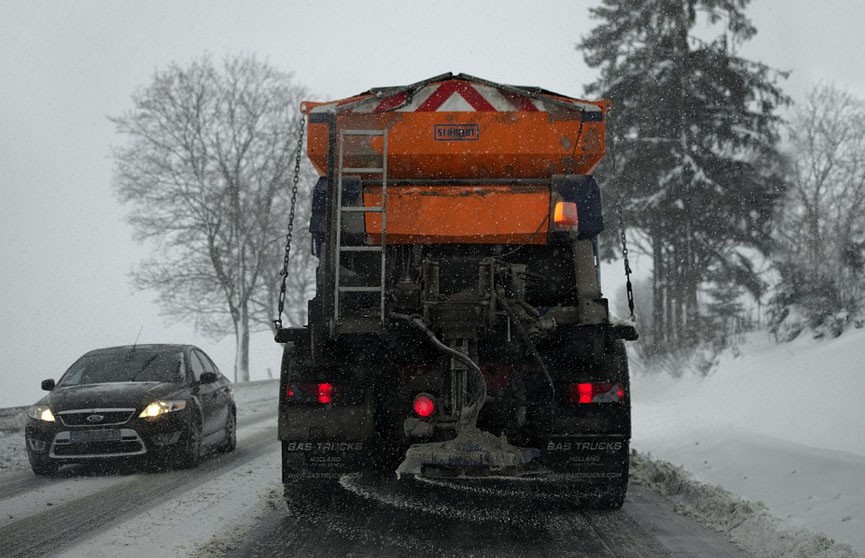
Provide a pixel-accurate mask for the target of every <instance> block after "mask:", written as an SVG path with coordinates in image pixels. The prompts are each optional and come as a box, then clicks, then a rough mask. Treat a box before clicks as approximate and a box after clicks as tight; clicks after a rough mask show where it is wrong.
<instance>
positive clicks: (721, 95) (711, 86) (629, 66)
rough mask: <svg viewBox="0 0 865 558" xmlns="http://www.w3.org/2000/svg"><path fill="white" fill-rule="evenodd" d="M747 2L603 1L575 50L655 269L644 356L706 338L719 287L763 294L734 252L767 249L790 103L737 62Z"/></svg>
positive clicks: (748, 32) (611, 165)
mask: <svg viewBox="0 0 865 558" xmlns="http://www.w3.org/2000/svg"><path fill="white" fill-rule="evenodd" d="M749 1H750V0H603V3H602V5H601V6H599V7H597V8H594V9H592V10H591V13H592V16H593V18H595V19H598V20H600V23H599V25H597V26H596V27H595V28H594V29H593V30H592V31H591V32H590V33H589V35H588V36H587V37H585V38H584V40H583V41H582V43H581V44H580V45H578V48H580V49H582V50H583V53H584V56H585V60H586V62H587V63H588V64H589V66H591V67H595V68H599V69H600V78H599V79H598V80H597V81H596V82H594V83H592V84H590V85H588V86H587V92H588V93H589V94H590V95H594V96H602V97H605V98H609V99H611V100H612V101H613V113H612V115H611V117H610V124H609V126H608V148H609V152H608V158H607V159H608V161H607V162H606V163H605V165H606V166H605V167H604V168H603V169H602V170H601V172H602V174H606V175H607V176H608V177H609V179H611V180H616V181H617V183H618V186H619V191H620V192H621V195H622V197H623V203H624V206H625V215H626V217H627V222H628V224H629V225H632V226H634V227H636V228H637V229H638V230H639V231H640V234H641V236H643V237H644V238H645V240H646V245H647V246H648V251H649V252H650V254H651V257H652V259H653V263H654V265H653V286H652V327H651V328H649V329H648V331H647V334H648V335H647V336H646V337H647V339H646V341H647V342H648V347H649V350H650V351H652V350H656V351H665V350H667V349H670V348H673V347H676V346H681V345H682V344H688V345H689V344H692V343H695V342H697V341H700V340H702V339H706V338H707V337H708V335H707V334H706V333H705V332H704V328H703V327H702V326H703V323H702V319H701V316H700V312H699V309H700V308H699V300H700V297H699V295H700V293H701V291H703V290H704V289H705V288H706V287H707V284H708V283H711V282H712V281H713V280H715V279H716V278H718V277H738V278H740V279H741V280H742V282H743V285H744V286H748V287H751V288H752V289H754V288H758V285H759V281H756V280H755V277H754V274H753V271H752V269H751V266H750V263H749V260H748V257H747V256H746V255H745V253H744V252H742V248H744V247H749V246H752V247H758V248H759V247H762V246H763V245H764V244H765V239H767V238H768V230H769V221H770V218H771V215H772V212H773V209H774V205H775V202H776V200H777V199H778V198H779V196H780V195H782V194H783V190H784V184H783V181H782V180H781V178H780V174H779V173H778V172H776V170H775V169H777V168H778V167H779V165H778V164H777V157H778V155H777V150H776V144H777V141H778V131H777V128H778V124H779V118H778V117H777V116H776V115H775V114H774V112H775V110H776V108H777V107H778V106H779V105H781V104H784V103H786V102H787V99H786V97H785V96H784V95H783V94H782V92H781V90H780V89H779V87H778V86H777V85H776V81H777V79H778V77H779V76H781V74H778V73H776V72H774V71H773V70H771V69H770V68H768V67H766V66H765V65H763V64H760V63H757V62H752V61H749V60H746V59H744V58H742V57H740V56H738V55H737V54H736V49H737V47H738V46H739V45H741V44H742V42H744V41H746V40H748V39H749V38H751V37H753V36H754V34H755V33H756V29H755V28H754V26H753V25H752V24H751V22H750V21H749V20H748V18H747V17H746V16H745V15H744V11H743V10H744V8H745V7H746V6H747V4H748V3H749ZM698 29H699V30H700V31H701V34H707V33H712V32H716V33H717V35H716V36H715V37H714V38H711V39H708V40H707V39H704V38H699V37H697V36H696V35H695V34H694V32H695V31H696V30H698ZM611 175H613V176H611Z"/></svg>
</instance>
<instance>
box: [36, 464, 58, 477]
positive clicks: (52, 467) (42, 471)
mask: <svg viewBox="0 0 865 558" xmlns="http://www.w3.org/2000/svg"><path fill="white" fill-rule="evenodd" d="M30 468H31V469H33V473H34V474H37V475H39V476H44V475H53V474H54V473H56V472H57V469H59V468H60V465H58V464H57V463H52V462H51V461H30Z"/></svg>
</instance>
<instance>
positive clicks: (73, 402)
mask: <svg viewBox="0 0 865 558" xmlns="http://www.w3.org/2000/svg"><path fill="white" fill-rule="evenodd" d="M182 392H184V388H183V387H180V386H178V385H177V384H170V383H159V382H117V383H110V384H84V385H80V386H70V387H59V388H55V389H54V390H53V391H52V392H51V393H49V394H48V396H47V397H45V399H44V401H45V402H46V403H48V405H50V406H51V409H52V410H53V411H54V412H55V413H56V412H59V411H70V410H73V409H111V408H130V409H139V408H141V407H143V406H145V405H147V404H148V403H150V402H152V401H154V400H155V399H165V398H168V397H176V396H178V395H185V394H184V393H182ZM181 398H182V397H181Z"/></svg>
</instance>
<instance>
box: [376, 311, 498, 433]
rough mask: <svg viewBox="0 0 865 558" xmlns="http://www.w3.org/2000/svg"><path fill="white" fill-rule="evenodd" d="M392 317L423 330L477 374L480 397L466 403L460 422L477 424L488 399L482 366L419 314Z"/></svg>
mask: <svg viewBox="0 0 865 558" xmlns="http://www.w3.org/2000/svg"><path fill="white" fill-rule="evenodd" d="M390 315H391V317H393V318H397V319H400V320H405V321H407V322H408V323H410V324H411V325H413V326H414V327H416V328H417V329H419V330H421V331H423V332H424V333H425V334H426V336H427V337H429V339H430V341H432V344H433V345H434V346H435V347H436V348H437V349H438V350H440V351H441V352H443V353H445V354H446V355H448V356H450V357H452V358H455V359H456V360H458V361H460V362H461V363H463V364H465V365H466V366H467V367H468V368H469V369H470V370H471V371H472V372H474V373H475V376H476V377H477V379H478V385H479V386H480V393H479V397H476V398H475V399H474V401H472V402H471V404H469V405H466V406H465V407H464V409H465V410H466V411H467V412H466V416H463V413H462V412H460V422H461V423H466V424H469V425H470V426H475V425H476V423H477V420H478V415H480V413H481V409H482V408H483V406H484V401H486V399H487V382H486V380H484V373H483V372H482V371H481V367H480V366H478V365H477V363H475V361H473V360H472V359H471V358H469V356H468V355H464V354H463V353H461V352H459V351H457V350H455V349H452V348H451V347H448V346H447V345H445V344H444V343H442V341H441V340H440V339H439V338H438V337H436V335H435V333H433V332H432V330H430V328H428V327H427V325H426V324H425V323H424V322H423V320H422V319H420V317H418V316H409V315H408V314H400V313H397V312H391V314H390Z"/></svg>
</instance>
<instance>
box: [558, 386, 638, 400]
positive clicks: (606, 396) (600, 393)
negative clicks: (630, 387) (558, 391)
mask: <svg viewBox="0 0 865 558" xmlns="http://www.w3.org/2000/svg"><path fill="white" fill-rule="evenodd" d="M624 398H625V386H623V385H622V384H612V383H608V382H592V383H589V382H584V383H579V384H571V385H570V386H568V399H569V400H570V401H571V403H578V404H583V403H616V402H618V401H622V400H623V399H624Z"/></svg>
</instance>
